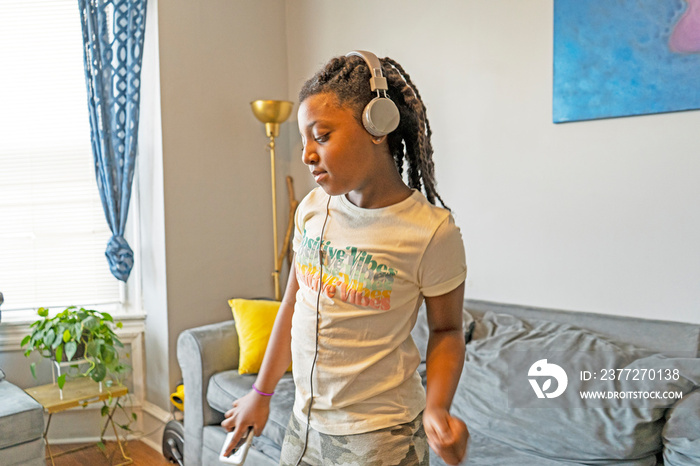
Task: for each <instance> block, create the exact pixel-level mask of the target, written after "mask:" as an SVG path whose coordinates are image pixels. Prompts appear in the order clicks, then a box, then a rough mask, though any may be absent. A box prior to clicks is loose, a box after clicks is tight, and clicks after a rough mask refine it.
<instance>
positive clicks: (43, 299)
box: [0, 0, 122, 320]
mask: <svg viewBox="0 0 700 466" xmlns="http://www.w3.org/2000/svg"><path fill="white" fill-rule="evenodd" d="M82 47H83V45H82V32H81V26H80V13H79V10H78V2H77V1H76V0H44V1H38V0H1V1H0V291H2V292H3V293H4V295H5V303H4V305H3V306H2V311H3V320H5V317H6V316H8V314H10V313H11V311H20V310H27V309H36V308H37V307H40V306H44V307H63V306H68V305H77V306H95V305H102V304H114V303H119V302H120V301H121V297H120V296H121V294H122V293H120V282H119V281H118V280H117V279H116V278H114V277H113V276H112V275H111V273H110V272H109V267H108V264H107V259H106V258H105V255H104V250H105V247H106V245H107V241H108V240H109V238H110V236H111V233H110V231H109V228H108V226H107V222H106V221H105V216H104V213H103V210H102V205H101V202H100V197H99V193H98V191H97V183H96V181H95V169H94V165H93V161H92V149H91V145H90V126H89V120H88V111H87V93H86V89H85V77H84V70H83V49H82Z"/></svg>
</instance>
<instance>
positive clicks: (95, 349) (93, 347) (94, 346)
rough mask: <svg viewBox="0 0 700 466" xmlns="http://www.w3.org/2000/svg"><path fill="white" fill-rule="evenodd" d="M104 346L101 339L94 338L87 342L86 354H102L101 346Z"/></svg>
mask: <svg viewBox="0 0 700 466" xmlns="http://www.w3.org/2000/svg"><path fill="white" fill-rule="evenodd" d="M101 346H102V343H101V340H93V341H91V342H90V343H88V344H87V347H86V348H85V355H86V356H92V357H98V356H99V355H100V347H101Z"/></svg>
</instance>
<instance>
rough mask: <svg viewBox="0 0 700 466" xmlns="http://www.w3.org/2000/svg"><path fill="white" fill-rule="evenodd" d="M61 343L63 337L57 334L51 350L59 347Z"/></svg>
mask: <svg viewBox="0 0 700 466" xmlns="http://www.w3.org/2000/svg"><path fill="white" fill-rule="evenodd" d="M61 343H63V335H61V334H58V335H56V338H55V339H54V341H53V343H52V344H51V348H52V349H56V348H58V347H59V345H60V344H61Z"/></svg>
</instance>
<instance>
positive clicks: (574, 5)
mask: <svg viewBox="0 0 700 466" xmlns="http://www.w3.org/2000/svg"><path fill="white" fill-rule="evenodd" d="M698 108H700V0H554V89H553V99H552V119H553V121H554V122H555V123H561V122H566V121H580V120H591V119H597V118H610V117H620V116H629V115H642V114H649V113H661V112H673V111H679V110H691V109H698Z"/></svg>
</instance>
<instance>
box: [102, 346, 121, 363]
mask: <svg viewBox="0 0 700 466" xmlns="http://www.w3.org/2000/svg"><path fill="white" fill-rule="evenodd" d="M100 354H101V356H102V361H103V362H104V363H105V364H106V365H110V364H112V363H113V362H115V361H117V360H119V355H118V354H117V350H115V349H114V348H113V347H112V346H107V345H102V348H101V351H100Z"/></svg>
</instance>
